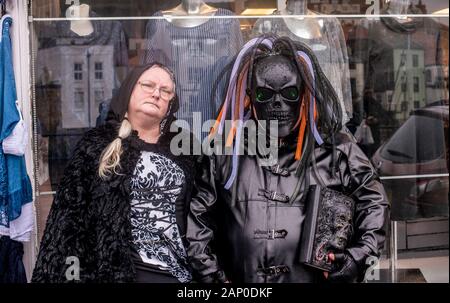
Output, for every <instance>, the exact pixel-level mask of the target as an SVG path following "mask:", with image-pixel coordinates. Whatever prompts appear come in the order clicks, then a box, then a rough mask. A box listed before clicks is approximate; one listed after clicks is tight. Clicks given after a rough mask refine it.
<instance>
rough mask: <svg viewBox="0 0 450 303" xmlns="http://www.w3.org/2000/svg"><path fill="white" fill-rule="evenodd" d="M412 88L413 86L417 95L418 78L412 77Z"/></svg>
mask: <svg viewBox="0 0 450 303" xmlns="http://www.w3.org/2000/svg"><path fill="white" fill-rule="evenodd" d="M413 81H414V83H413V86H414V92H415V93H418V92H419V77H414V78H413Z"/></svg>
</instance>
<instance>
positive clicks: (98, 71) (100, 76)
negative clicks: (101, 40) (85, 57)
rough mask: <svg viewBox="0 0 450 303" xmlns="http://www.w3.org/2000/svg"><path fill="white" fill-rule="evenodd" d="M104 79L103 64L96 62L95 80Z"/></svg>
mask: <svg viewBox="0 0 450 303" xmlns="http://www.w3.org/2000/svg"><path fill="white" fill-rule="evenodd" d="M102 79H103V63H102V62H95V80H102Z"/></svg>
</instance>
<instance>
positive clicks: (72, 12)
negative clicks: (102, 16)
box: [66, 4, 94, 36]
mask: <svg viewBox="0 0 450 303" xmlns="http://www.w3.org/2000/svg"><path fill="white" fill-rule="evenodd" d="M89 11H90V7H89V5H87V4H81V5H75V4H74V5H71V6H70V7H69V8H68V9H67V10H66V17H67V18H88V17H89ZM70 30H71V31H73V32H74V33H76V34H77V35H78V36H88V35H90V34H92V33H93V32H94V26H93V25H92V22H91V21H89V20H72V21H70Z"/></svg>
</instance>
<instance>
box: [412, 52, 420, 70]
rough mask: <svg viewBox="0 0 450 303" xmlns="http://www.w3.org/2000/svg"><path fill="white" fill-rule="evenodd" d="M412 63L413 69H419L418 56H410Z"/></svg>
mask: <svg viewBox="0 0 450 303" xmlns="http://www.w3.org/2000/svg"><path fill="white" fill-rule="evenodd" d="M412 62H413V67H419V56H418V55H412Z"/></svg>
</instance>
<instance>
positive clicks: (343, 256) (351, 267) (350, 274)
mask: <svg viewBox="0 0 450 303" xmlns="http://www.w3.org/2000/svg"><path fill="white" fill-rule="evenodd" d="M328 259H329V260H330V261H331V262H336V263H337V264H339V265H340V266H339V269H338V270H336V271H334V272H332V273H328V272H324V273H323V275H324V276H325V279H327V280H328V281H331V282H354V281H355V280H356V278H357V277H358V266H357V264H356V262H355V261H354V260H353V258H352V256H351V255H350V254H348V253H339V254H334V253H329V254H328Z"/></svg>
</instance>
